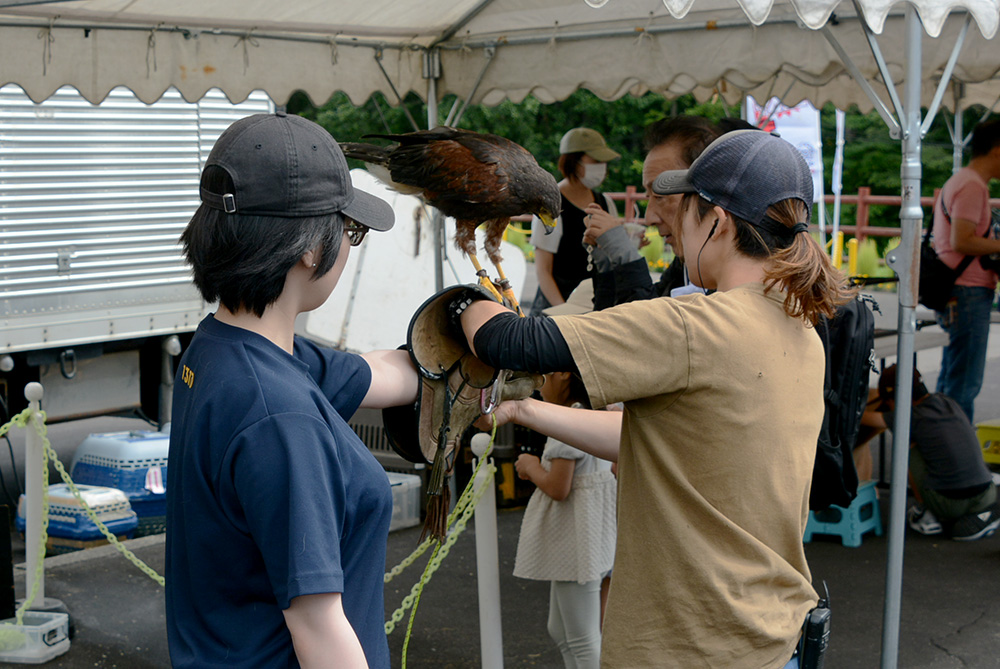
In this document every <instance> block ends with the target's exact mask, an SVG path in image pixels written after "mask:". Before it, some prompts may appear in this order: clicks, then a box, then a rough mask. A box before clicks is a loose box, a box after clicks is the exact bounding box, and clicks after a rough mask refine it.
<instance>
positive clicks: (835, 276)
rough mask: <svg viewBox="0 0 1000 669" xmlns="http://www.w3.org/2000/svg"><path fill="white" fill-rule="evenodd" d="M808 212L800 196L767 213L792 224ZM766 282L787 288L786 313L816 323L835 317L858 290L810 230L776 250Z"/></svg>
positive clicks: (768, 215)
mask: <svg viewBox="0 0 1000 669" xmlns="http://www.w3.org/2000/svg"><path fill="white" fill-rule="evenodd" d="M806 213H807V212H806V208H805V205H804V204H802V203H801V202H799V201H798V200H783V201H782V202H779V203H777V204H775V205H773V206H772V207H771V208H769V209H768V211H767V217H768V218H770V219H772V220H773V221H775V222H777V223H780V224H782V225H785V226H787V227H789V228H791V227H792V226H794V225H795V224H796V223H797V222H798V221H802V220H805V218H806ZM764 285H765V286H767V288H768V289H769V290H770V289H771V288H773V287H775V286H778V287H779V288H780V289H781V290H782V291H784V293H785V302H784V308H785V313H787V314H788V315H789V316H791V317H792V318H802V319H804V320H805V321H807V322H809V323H811V324H813V325H815V324H816V322H817V321H818V320H819V318H820V316H826V317H827V318H833V316H834V314H835V313H836V311H837V307H839V306H840V305H842V304H845V303H847V302H849V301H850V300H851V299H852V298H853V297H854V295H855V294H856V293H857V289H855V288H852V287H849V286H848V285H847V284H846V282H845V281H844V277H843V275H842V274H841V273H840V272H839V271H838V270H837V269H836V268H834V266H833V264H832V263H831V262H830V259H829V258H828V257H827V255H826V253H824V252H823V249H821V248H820V246H819V244H817V243H816V240H814V239H813V238H812V237H811V236H809V235H808V234H796V235H794V236H793V237H792V243H791V244H790V245H789V246H787V247H785V248H777V249H775V250H774V252H773V253H772V254H771V256H770V259H769V263H768V266H767V267H766V269H765V270H764Z"/></svg>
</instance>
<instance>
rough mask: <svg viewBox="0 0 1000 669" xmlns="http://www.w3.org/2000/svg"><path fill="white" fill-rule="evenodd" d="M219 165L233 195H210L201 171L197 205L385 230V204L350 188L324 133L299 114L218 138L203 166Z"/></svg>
mask: <svg viewBox="0 0 1000 669" xmlns="http://www.w3.org/2000/svg"><path fill="white" fill-rule="evenodd" d="M211 166H215V167H220V168H222V169H224V170H225V171H226V172H227V173H228V174H229V176H230V178H231V179H232V180H233V184H234V186H235V188H234V192H232V193H213V192H211V191H209V190H208V189H207V188H206V187H205V175H204V173H202V181H201V201H202V202H204V203H205V204H206V205H208V206H209V207H212V208H214V209H220V210H222V211H225V212H226V213H230V214H235V213H239V214H247V215H257V216H277V217H280V218H301V217H305V216H323V215H325V214H333V213H337V212H340V213H342V214H343V215H344V216H347V217H349V218H352V219H354V220H355V221H357V222H358V223H361V224H362V225H365V226H367V227H369V228H371V229H373V230H388V229H389V228H391V227H392V224H393V222H394V220H395V216H394V214H393V211H392V207H391V206H389V204H388V203H387V202H385V201H383V200H381V199H379V198H377V197H375V196H373V195H369V194H368V193H365V192H363V191H360V190H357V189H355V188H354V186H353V184H352V183H351V174H350V171H349V170H348V168H347V160H345V159H344V154H343V153H342V152H341V150H340V146H339V145H338V144H337V142H336V141H334V139H333V137H332V136H330V133H328V132H327V131H326V130H324V129H323V128H322V127H320V126H319V125H317V124H315V123H313V122H312V121H308V120H306V119H304V118H302V117H301V116H295V115H294V114H293V115H288V114H285V113H284V112H278V113H277V114H255V115H253V116H247V117H246V118H242V119H240V120H239V121H236V122H235V123H233V124H232V125H231V126H229V127H228V128H226V130H225V131H224V132H223V133H222V135H220V136H219V139H218V141H216V143H215V146H214V147H213V148H212V152H211V153H210V154H209V155H208V160H207V161H206V163H205V167H206V168H208V167H211Z"/></svg>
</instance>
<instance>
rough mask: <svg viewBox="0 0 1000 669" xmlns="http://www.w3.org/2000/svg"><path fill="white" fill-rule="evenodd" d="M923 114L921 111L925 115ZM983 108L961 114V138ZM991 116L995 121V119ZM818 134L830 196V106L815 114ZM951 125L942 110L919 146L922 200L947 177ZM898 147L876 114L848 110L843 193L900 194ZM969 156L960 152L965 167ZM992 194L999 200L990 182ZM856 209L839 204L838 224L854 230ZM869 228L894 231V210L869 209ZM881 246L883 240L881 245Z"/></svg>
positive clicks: (833, 125)
mask: <svg viewBox="0 0 1000 669" xmlns="http://www.w3.org/2000/svg"><path fill="white" fill-rule="evenodd" d="M924 112H925V113H926V110H924ZM982 113H983V110H982V108H972V109H968V110H966V111H965V112H964V116H963V118H962V123H963V125H964V127H965V129H966V133H968V132H969V130H970V129H971V128H973V127H974V126H975V124H976V123H977V122H978V121H979V119H980V118H981V117H982ZM995 117H996V116H994V118H995ZM820 123H821V133H822V140H823V168H824V177H825V180H826V192H827V193H831V192H832V187H831V177H832V175H833V159H834V152H835V149H836V139H837V130H836V112H835V109H834V107H833V105H826V106H825V107H823V109H822V110H821V114H820ZM950 123H953V116H952V114H951V112H949V111H947V110H943V111H941V112H939V113H938V115H937V116H936V117H935V119H934V122H933V123H932V124H931V127H930V129H929V131H928V133H927V136H926V137H924V139H923V141H922V143H921V165H922V174H921V188H920V190H921V195H924V196H928V197H929V196H933V195H934V192H935V190H937V189H940V188H941V186H943V185H944V182H945V181H947V180H948V178H949V177H950V176H951V174H952V153H953V148H952V141H951V135H950V134H949V132H948V124H950ZM900 158H901V148H900V142H899V141H898V140H895V139H893V138H892V137H891V136H890V135H889V129H888V127H886V125H885V123H884V122H883V121H882V118H881V117H880V116H879V115H878V112H876V111H874V110H873V111H870V112H868V113H866V114H862V113H861V112H859V111H858V110H857V108H856V107H855V108H852V109H849V110H847V113H846V116H845V119H844V169H843V188H842V191H841V192H842V193H844V194H850V195H853V194H855V193H857V192H858V188H859V187H862V186H867V187H869V188H871V192H872V194H873V195H899V193H900V189H901V185H900V183H901V179H900V169H899V168H900ZM968 158H969V154H968V151H966V152H965V155H964V158H963V161H962V163H963V165H964V164H967V163H968ZM991 194H992V195H993V196H994V197H1000V184H997V183H996V182H994V183H993V184H992V187H991ZM855 216H856V207H854V206H853V205H844V206H843V207H842V209H841V221H842V222H843V223H844V224H845V225H853V224H854V221H855ZM930 218H931V210H930V208H925V209H924V219H925V224H927V223H929V221H930ZM869 224H871V225H876V226H880V227H891V228H898V227H899V207H890V206H872V207H871V208H870V210H869ZM880 245H881V246H882V247H883V248H884V246H885V240H884V239H883V240H882V242H881V244H880Z"/></svg>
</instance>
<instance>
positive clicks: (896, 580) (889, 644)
mask: <svg viewBox="0 0 1000 669" xmlns="http://www.w3.org/2000/svg"><path fill="white" fill-rule="evenodd" d="M922 32H923V28H922V26H921V25H920V21H919V19H918V18H917V13H916V10H915V9H914V8H913V5H907V6H906V20H905V24H904V40H905V51H904V53H905V58H904V62H905V63H906V81H905V90H904V93H903V97H904V99H905V107H904V109H903V112H904V116H903V117H901V118H900V123H901V125H902V128H903V140H902V149H903V156H902V168H901V173H900V176H901V181H902V203H901V206H900V211H899V222H900V230H901V239H900V244H899V246H898V247H897V248H896V250H895V251H894V252H893V253H892V254H891V255H892V257H891V258H890V261H889V264H890V266H891V267H892V268H893V270H895V271H896V274H898V275H899V321H898V325H897V328H898V332H899V334H898V341H897V344H896V346H897V348H896V363H897V368H896V370H897V371H896V378H897V383H896V398H895V399H896V415H895V425H894V427H893V433H892V446H893V448H892V478H891V487H890V498H889V554H888V557H887V560H886V563H887V567H886V577H885V603H884V609H883V616H882V664H881V666H882V669H895V667H896V666H897V665H898V660H899V612H900V603H901V599H902V589H903V545H904V541H905V531H906V484H907V481H908V469H909V456H910V449H909V444H910V413H911V408H912V403H911V401H910V390H911V388H912V385H913V353H914V343H913V338H914V333H915V332H916V317H915V315H914V309H915V307H916V306H917V277H918V276H919V271H920V256H919V248H920V244H919V242H920V229H921V227H922V226H923V218H924V217H923V209H922V208H921V206H920V179H921V165H920V148H921V147H920V144H921V137H920V127H921V123H920V84H921V81H920V63H921V57H922V49H923V45H922V43H921V38H922Z"/></svg>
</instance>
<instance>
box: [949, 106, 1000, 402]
mask: <svg viewBox="0 0 1000 669" xmlns="http://www.w3.org/2000/svg"><path fill="white" fill-rule="evenodd" d="M970 149H971V152H972V158H971V159H970V160H969V164H968V165H967V166H966V167H964V168H962V169H961V170H959V171H958V172H956V173H955V174H954V176H952V177H951V178H950V179H948V181H947V182H945V184H944V188H942V189H941V195H940V197H939V198H938V199H937V202H935V203H934V247H935V249H936V250H937V252H938V256H939V257H940V258H941V260H942V261H943V262H944V263H945V264H947V265H948V266H949V267H952V268H955V267H957V266H958V265H959V264H960V263H961V262H962V259H963V258H964V257H965V256H985V255H989V254H991V253H1000V239H995V238H994V235H993V234H992V232H991V231H990V229H989V228H990V205H989V186H988V184H989V181H990V179H1000V121H990V122H987V123H981V124H979V125H978V126H976V128H975V130H973V132H972V141H971V143H970ZM996 285H997V275H996V274H995V273H994V272H991V271H989V270H986V269H985V268H984V267H983V266H982V264H981V263H980V262H978V261H976V260H974V261H973V262H971V263H969V265H968V267H966V269H965V271H963V272H962V274H961V275H960V276H959V277H958V279H957V280H956V281H955V287H954V289H953V290H952V294H951V300H950V301H949V302H948V306H947V308H946V310H945V311H943V312H938V314H937V317H938V322H939V323H940V324H941V327H942V328H944V329H945V331H947V332H948V345H947V346H945V348H944V353H943V354H942V356H941V373H940V375H939V376H938V382H937V391H938V392H939V393H944V394H945V395H948V396H949V397H951V398H953V399H954V400H955V401H956V402H958V404H959V405H960V406H961V407H962V410H963V411H965V413H966V414H967V415H968V416H969V420H970V421H971V420H972V414H973V404H974V402H975V399H976V395H978V394H979V389H980V388H981V387H982V385H983V372H984V371H985V369H986V343H987V338H988V337H989V333H990V309H991V308H992V306H993V296H994V292H995V290H996Z"/></svg>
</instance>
